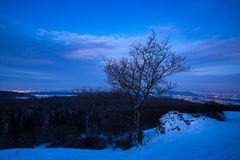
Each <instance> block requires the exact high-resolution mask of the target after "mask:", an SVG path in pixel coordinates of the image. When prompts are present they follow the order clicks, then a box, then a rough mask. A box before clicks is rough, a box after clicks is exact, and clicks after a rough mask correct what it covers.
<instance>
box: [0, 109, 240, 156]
mask: <svg viewBox="0 0 240 160" xmlns="http://www.w3.org/2000/svg"><path fill="white" fill-rule="evenodd" d="M225 116H226V121H224V122H220V121H217V120H215V119H211V118H208V117H202V116H200V117H193V116H191V115H189V114H179V113H177V112H169V113H168V114H166V115H164V116H163V117H162V118H161V120H160V121H161V122H162V124H163V126H164V128H165V130H166V133H164V134H159V131H158V130H156V129H150V130H147V131H145V139H144V145H143V146H142V147H140V148H137V147H134V148H132V149H130V150H127V151H122V150H120V149H116V150H113V149H105V150H83V149H66V148H44V147H37V148H33V149H7V150H1V151H0V160H86V159H89V160H95V159H97V160H158V159H159V160H171V159H173V160H175V159H176V160H177V159H179V160H222V159H226V160H239V159H240V112H225Z"/></svg>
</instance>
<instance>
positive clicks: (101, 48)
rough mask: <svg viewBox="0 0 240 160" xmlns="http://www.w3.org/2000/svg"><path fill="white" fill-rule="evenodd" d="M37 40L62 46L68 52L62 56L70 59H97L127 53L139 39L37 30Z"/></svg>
mask: <svg viewBox="0 0 240 160" xmlns="http://www.w3.org/2000/svg"><path fill="white" fill-rule="evenodd" d="M37 35H38V36H39V38H43V39H49V40H52V41H54V42H56V43H60V44H62V45H64V46H65V47H66V48H68V50H67V49H66V51H65V52H64V54H63V56H64V57H66V58H70V59H98V58H101V57H103V56H119V55H122V54H126V53H127V49H128V47H129V44H131V43H132V42H134V41H136V40H137V39H140V37H125V36H123V35H110V36H95V35H90V34H87V35H81V34H77V33H71V32H66V31H48V30H45V29H41V30H39V32H38V33H37Z"/></svg>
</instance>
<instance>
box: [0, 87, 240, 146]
mask: <svg viewBox="0 0 240 160" xmlns="http://www.w3.org/2000/svg"><path fill="white" fill-rule="evenodd" d="M172 110H175V111H180V112H187V113H198V114H199V113H201V114H204V115H206V116H211V117H213V118H215V119H218V120H223V117H222V114H221V112H222V111H226V110H240V109H239V107H237V106H230V105H229V106H226V105H220V104H216V103H213V102H212V103H206V104H200V103H192V102H188V101H184V100H177V99H169V98H154V97H150V98H149V99H148V100H147V101H146V102H145V103H144V104H143V107H142V109H141V112H142V117H141V126H140V127H141V128H142V129H149V128H153V127H156V126H157V125H159V118H160V117H161V116H162V115H163V114H165V113H167V112H168V111H172ZM133 114H134V111H133V109H132V107H131V106H129V105H128V101H127V98H126V97H125V96H124V95H123V94H120V93H111V92H91V93H90V92H89V93H88V92H84V93H81V94H80V95H78V96H72V97H50V98H41V99H37V98H34V97H33V98H29V99H25V100H21V99H13V98H7V97H4V98H1V99H0V149H6V148H15V147H34V146H36V145H41V144H45V145H47V146H48V147H74V148H92V149H103V148H105V147H108V146H112V147H119V148H122V149H128V148H130V147H131V146H133V145H135V144H136V143H135V140H134V128H135V127H134V120H133Z"/></svg>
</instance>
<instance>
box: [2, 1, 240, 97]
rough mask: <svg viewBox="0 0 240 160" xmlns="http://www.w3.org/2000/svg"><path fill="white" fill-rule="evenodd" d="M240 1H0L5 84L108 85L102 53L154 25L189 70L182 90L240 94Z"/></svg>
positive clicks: (123, 47) (119, 49)
mask: <svg viewBox="0 0 240 160" xmlns="http://www.w3.org/2000/svg"><path fill="white" fill-rule="evenodd" d="M239 8H240V1H239V0H192V1H190V0H185V1H174V0H168V1H161V0H131V1H130V0H118V1H113V0H112V1H110V0H109V1H107V0H101V1H100V0H99V1H97V0H95V1H94V0H86V1H80V0H79V1H77V0H75V1H74V0H67V1H62V0H55V1H54V0H39V1H33V0H21V1H19V0H15V1H14V0H0V90H6V89H7V90H8V89H50V90H60V89H73V88H79V87H82V86H94V87H95V86H105V85H106V81H105V79H106V77H105V74H104V73H103V71H102V68H103V59H104V57H111V56H113V57H115V56H122V55H126V54H127V51H128V47H129V45H130V44H131V43H132V42H135V41H144V39H145V38H146V36H147V35H148V34H149V33H150V30H151V29H154V30H155V31H156V33H157V34H158V38H159V39H160V40H161V38H164V37H170V38H171V46H172V49H173V50H174V51H176V53H177V54H180V55H184V56H186V57H187V63H188V64H191V71H190V72H188V73H183V74H179V75H176V76H174V77H172V81H173V82H176V83H177V84H178V85H177V86H178V87H177V88H176V89H177V90H184V91H209V92H237V93H240V11H239Z"/></svg>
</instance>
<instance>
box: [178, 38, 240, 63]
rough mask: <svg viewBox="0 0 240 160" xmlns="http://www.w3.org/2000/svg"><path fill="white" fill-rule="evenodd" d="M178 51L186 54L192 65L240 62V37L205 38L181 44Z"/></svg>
mask: <svg viewBox="0 0 240 160" xmlns="http://www.w3.org/2000/svg"><path fill="white" fill-rule="evenodd" d="M182 46H183V47H179V48H178V52H180V53H182V54H184V55H186V56H187V57H188V59H189V61H191V63H192V64H193V65H196V66H212V65H219V64H221V65H226V64H231V65H233V64H236V65H239V64H240V39H239V38H229V39H206V40H200V41H193V42H190V43H187V44H184V45H182Z"/></svg>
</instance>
